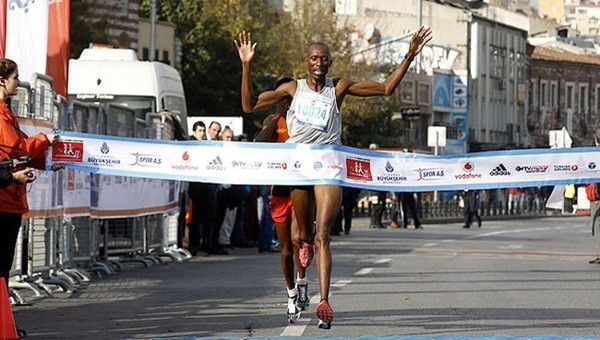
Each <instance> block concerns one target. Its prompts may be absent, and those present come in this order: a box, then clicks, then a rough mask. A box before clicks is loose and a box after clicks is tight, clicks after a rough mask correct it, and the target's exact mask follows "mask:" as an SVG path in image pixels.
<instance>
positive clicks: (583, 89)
mask: <svg viewBox="0 0 600 340" xmlns="http://www.w3.org/2000/svg"><path fill="white" fill-rule="evenodd" d="M588 98H589V93H588V86H587V84H580V85H579V112H580V114H581V120H582V121H583V122H584V123H587V122H588V117H589V116H588V112H589V108H588Z"/></svg>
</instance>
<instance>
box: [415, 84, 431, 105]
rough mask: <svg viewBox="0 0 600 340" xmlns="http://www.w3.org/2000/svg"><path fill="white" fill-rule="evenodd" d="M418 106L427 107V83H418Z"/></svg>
mask: <svg viewBox="0 0 600 340" xmlns="http://www.w3.org/2000/svg"><path fill="white" fill-rule="evenodd" d="M417 98H418V100H419V101H418V104H419V105H429V102H430V100H429V98H430V96H429V84H427V83H419V93H418V97H417Z"/></svg>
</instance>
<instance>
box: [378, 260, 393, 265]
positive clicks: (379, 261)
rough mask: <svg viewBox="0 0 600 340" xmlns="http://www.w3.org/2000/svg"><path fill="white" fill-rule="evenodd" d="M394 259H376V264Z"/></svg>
mask: <svg viewBox="0 0 600 340" xmlns="http://www.w3.org/2000/svg"><path fill="white" fill-rule="evenodd" d="M391 260H392V259H379V260H377V261H375V264H384V263H388V262H390V261H391Z"/></svg>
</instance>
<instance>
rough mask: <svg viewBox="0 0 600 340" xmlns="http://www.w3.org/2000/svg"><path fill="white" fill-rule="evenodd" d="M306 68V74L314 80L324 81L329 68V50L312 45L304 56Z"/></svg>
mask: <svg viewBox="0 0 600 340" xmlns="http://www.w3.org/2000/svg"><path fill="white" fill-rule="evenodd" d="M305 61H306V67H307V69H308V74H310V76H311V77H312V78H314V79H325V77H326V76H327V72H329V66H331V55H330V54H329V50H328V49H327V48H325V46H322V45H312V46H311V47H310V48H309V49H308V54H307V55H306V60H305Z"/></svg>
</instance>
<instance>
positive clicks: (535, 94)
mask: <svg viewBox="0 0 600 340" xmlns="http://www.w3.org/2000/svg"><path fill="white" fill-rule="evenodd" d="M530 83H531V105H532V106H533V107H537V106H538V105H539V103H538V99H539V93H538V92H537V90H538V88H537V80H536V79H531V81H530Z"/></svg>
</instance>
